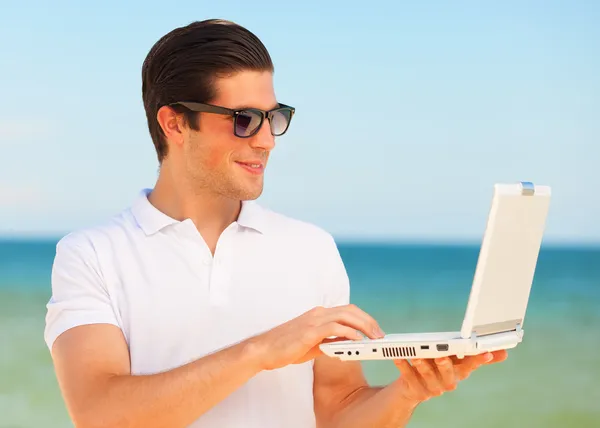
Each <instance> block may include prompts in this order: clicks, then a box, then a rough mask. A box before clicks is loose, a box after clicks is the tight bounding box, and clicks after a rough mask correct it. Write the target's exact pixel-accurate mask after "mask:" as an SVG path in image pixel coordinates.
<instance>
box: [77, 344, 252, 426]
mask: <svg viewBox="0 0 600 428" xmlns="http://www.w3.org/2000/svg"><path fill="white" fill-rule="evenodd" d="M258 358H259V356H258V354H257V352H256V351H255V350H254V349H253V348H252V347H251V346H248V344H247V343H246V342H242V343H240V344H237V345H234V346H232V347H230V348H227V349H224V350H222V351H220V352H217V353H214V354H211V355H208V356H206V357H203V358H201V359H199V360H196V361H194V362H191V363H189V364H186V365H184V366H181V367H178V368H176V369H173V370H170V371H167V372H163V373H158V374H152V375H140V376H134V375H126V376H113V377H111V378H108V379H106V381H104V383H103V387H102V388H101V392H100V393H98V394H96V395H93V396H90V397H89V399H88V400H86V401H87V402H86V404H85V405H86V410H85V412H84V415H85V416H84V417H83V418H82V421H81V424H76V426H82V427H93V428H95V427H114V428H119V427H127V428H133V427H144V428H152V427H165V426H169V427H185V426H187V425H189V424H190V423H192V422H193V421H194V420H195V419H197V418H198V417H199V416H201V415H202V414H204V413H205V412H207V411H208V410H209V409H211V408H212V407H213V406H215V405H216V404H217V403H219V402H220V401H222V400H223V399H225V398H226V397H227V396H228V395H229V394H231V393H232V392H233V391H235V390H236V389H238V388H239V387H241V386H242V385H243V384H244V383H246V382H247V381H248V380H249V379H250V378H252V377H253V376H254V375H255V374H257V373H258V372H259V371H260V368H259V364H258V361H259V359H258Z"/></svg>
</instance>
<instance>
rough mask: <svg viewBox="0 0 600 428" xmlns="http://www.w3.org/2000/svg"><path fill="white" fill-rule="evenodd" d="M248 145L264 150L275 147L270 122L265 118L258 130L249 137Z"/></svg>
mask: <svg viewBox="0 0 600 428" xmlns="http://www.w3.org/2000/svg"><path fill="white" fill-rule="evenodd" d="M250 146H251V147H252V148H255V149H261V150H265V151H270V150H273V148H274V147H275V137H274V136H273V135H272V134H271V124H270V123H269V120H268V119H267V118H265V120H264V122H263V124H262V126H261V127H260V129H259V130H258V132H257V133H256V134H255V135H254V136H252V137H251V138H250Z"/></svg>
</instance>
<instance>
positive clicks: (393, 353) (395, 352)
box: [383, 346, 417, 358]
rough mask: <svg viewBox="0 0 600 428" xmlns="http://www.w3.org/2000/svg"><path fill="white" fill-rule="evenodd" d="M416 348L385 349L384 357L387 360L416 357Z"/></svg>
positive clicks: (398, 347)
mask: <svg viewBox="0 0 600 428" xmlns="http://www.w3.org/2000/svg"><path fill="white" fill-rule="evenodd" d="M416 355H417V354H416V352H415V348H414V346H397V347H395V348H383V356H384V357H387V358H400V357H416Z"/></svg>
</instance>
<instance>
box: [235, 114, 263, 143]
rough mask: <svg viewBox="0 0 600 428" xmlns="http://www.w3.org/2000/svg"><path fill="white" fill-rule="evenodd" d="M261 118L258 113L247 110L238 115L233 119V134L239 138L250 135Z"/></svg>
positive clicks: (258, 124)
mask: <svg viewBox="0 0 600 428" xmlns="http://www.w3.org/2000/svg"><path fill="white" fill-rule="evenodd" d="M261 119H262V116H261V115H260V113H257V112H254V111H252V110H247V111H243V112H241V113H239V114H238V115H237V116H236V118H235V133H236V135H239V136H240V137H247V136H249V135H251V134H252V133H253V132H254V131H256V129H257V128H258V127H259V126H260V122H261Z"/></svg>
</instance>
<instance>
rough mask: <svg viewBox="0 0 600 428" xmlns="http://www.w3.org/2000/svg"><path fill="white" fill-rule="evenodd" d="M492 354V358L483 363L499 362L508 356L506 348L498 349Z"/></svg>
mask: <svg viewBox="0 0 600 428" xmlns="http://www.w3.org/2000/svg"><path fill="white" fill-rule="evenodd" d="M492 356H493V358H492V360H491V361H488V362H487V363H484V364H495V363H501V362H502V361H505V360H506V359H507V358H508V352H507V351H506V349H502V350H500V351H494V352H492Z"/></svg>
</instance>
